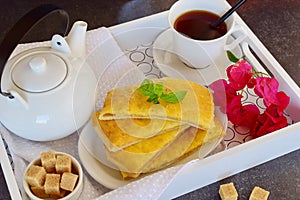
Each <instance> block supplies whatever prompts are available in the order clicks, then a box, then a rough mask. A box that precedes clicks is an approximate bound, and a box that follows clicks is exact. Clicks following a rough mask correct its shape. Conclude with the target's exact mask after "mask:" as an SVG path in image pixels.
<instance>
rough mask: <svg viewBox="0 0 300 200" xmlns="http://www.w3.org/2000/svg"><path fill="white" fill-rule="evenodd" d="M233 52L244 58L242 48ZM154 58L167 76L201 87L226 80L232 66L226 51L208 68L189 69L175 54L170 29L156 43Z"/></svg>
mask: <svg viewBox="0 0 300 200" xmlns="http://www.w3.org/2000/svg"><path fill="white" fill-rule="evenodd" d="M232 40H233V38H232V37H230V38H229V39H228V42H231V41H232ZM232 52H233V53H234V54H235V55H236V56H238V57H240V56H242V51H241V49H240V47H236V48H235V49H233V50H232ZM191 53H197V52H191ZM153 58H154V60H155V63H156V65H157V67H158V68H159V69H160V70H161V71H162V72H163V73H164V74H165V75H166V76H170V77H174V78H182V79H186V80H190V81H193V82H196V83H198V84H200V85H209V84H210V83H212V82H213V81H215V80H217V79H220V78H226V68H227V67H228V66H229V65H230V64H231V62H230V61H229V60H228V58H227V55H226V51H224V55H223V56H222V57H220V59H219V60H215V63H213V64H212V65H210V66H208V67H206V68H203V69H193V68H191V67H188V66H187V65H186V64H184V63H183V62H182V61H181V60H180V59H179V57H178V56H177V55H176V54H175V53H174V50H173V45H172V32H171V30H170V29H167V30H166V31H164V32H162V33H161V34H160V35H159V36H158V37H157V38H156V40H155V41H154V44H153Z"/></svg>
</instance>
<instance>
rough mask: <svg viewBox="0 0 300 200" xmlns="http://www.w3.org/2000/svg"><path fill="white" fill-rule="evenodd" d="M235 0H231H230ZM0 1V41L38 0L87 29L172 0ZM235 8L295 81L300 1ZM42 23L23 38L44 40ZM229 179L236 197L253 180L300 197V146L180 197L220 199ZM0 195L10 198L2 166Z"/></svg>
mask: <svg viewBox="0 0 300 200" xmlns="http://www.w3.org/2000/svg"><path fill="white" fill-rule="evenodd" d="M236 1H237V0H229V3H230V4H231V5H232V4H234V3H235V2H236ZM0 2H1V6H0V41H2V39H3V37H4V35H5V34H6V32H7V31H8V30H9V29H10V28H11V27H12V25H13V24H14V23H15V22H16V21H17V20H18V19H19V18H20V17H21V16H23V15H24V14H25V13H26V12H27V11H28V10H30V9H32V8H33V7H35V6H37V5H39V4H41V3H46V2H47V3H53V4H56V5H58V6H60V7H62V8H63V9H65V10H66V11H67V12H68V13H69V15H70V22H71V24H72V23H73V22H74V21H76V20H79V19H80V20H84V21H86V22H88V24H89V29H94V28H98V27H101V26H107V27H109V26H112V25H115V24H120V23H123V22H126V21H131V20H134V19H137V18H140V17H144V16H148V15H151V14H154V13H158V12H161V11H164V10H168V9H169V8H170V6H171V5H172V4H173V3H174V2H175V0H117V1H114V0H108V1H106V0H87V1H80V0H68V1H62V0H48V1H41V0H30V1H23V0H1V1H0ZM238 13H239V15H240V16H241V17H242V19H243V20H244V21H245V22H246V23H247V24H248V26H249V27H250V28H251V29H252V31H253V32H254V33H255V34H256V35H257V37H258V38H259V39H260V40H261V41H262V43H263V44H264V45H265V46H266V47H267V49H268V50H269V51H270V52H271V54H272V55H273V56H274V57H275V58H276V59H277V61H278V62H279V63H280V64H281V65H282V66H283V68H284V69H285V70H286V71H287V72H288V74H289V75H290V76H291V77H292V78H293V79H294V80H295V82H296V83H297V84H298V85H299V84H300V70H299V69H300V1H299V0H263V1H261V0H249V1H247V3H246V4H245V5H243V6H242V7H241V8H240V9H239V11H238ZM46 21H47V20H46ZM44 23H45V24H46V23H48V24H49V23H55V22H53V21H52V22H44ZM40 27H43V28H39V29H37V30H32V32H31V33H30V34H29V35H28V36H26V37H25V38H24V40H23V42H31V41H41V40H48V39H49V38H50V37H51V35H52V33H53V32H54V31H53V30H52V28H53V27H55V24H53V25H50V26H43V25H41V26H40ZM299 143H300V141H299ZM227 182H234V183H235V185H236V188H237V189H238V192H239V196H240V198H239V199H248V197H249V195H250V193H251V190H252V189H253V187H254V186H255V185H257V186H261V187H263V188H265V189H267V190H269V191H270V192H271V194H270V196H269V199H276V200H278V199H287V200H294V199H300V150H297V151H295V152H292V153H289V154H287V155H284V156H281V157H279V158H277V159H274V160H272V161H269V162H267V163H264V164H262V165H259V166H257V167H254V168H252V169H249V170H246V171H244V172H241V173H239V174H236V175H234V176H232V177H229V178H227V179H224V180H222V181H219V182H216V183H213V184H211V185H208V186H205V187H203V188H200V189H198V190H196V191H194V192H191V193H188V194H185V195H183V196H181V197H178V199H180V200H187V199H201V200H202V199H203V200H205V199H207V200H212V199H220V198H219V195H218V189H219V186H220V184H223V183H227ZM0 199H10V197H9V193H8V190H7V186H6V183H5V180H4V178H3V172H2V171H1V173H0Z"/></svg>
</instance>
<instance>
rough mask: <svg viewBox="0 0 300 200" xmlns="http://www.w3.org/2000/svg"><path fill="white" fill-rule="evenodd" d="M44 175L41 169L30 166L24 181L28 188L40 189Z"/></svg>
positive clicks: (44, 171)
mask: <svg viewBox="0 0 300 200" xmlns="http://www.w3.org/2000/svg"><path fill="white" fill-rule="evenodd" d="M46 173H47V172H46V170H45V169H44V168H43V167H41V166H38V165H32V166H30V167H29V169H28V170H27V172H26V174H25V180H26V182H27V183H28V184H29V185H30V186H35V187H42V186H43V185H44V182H45V177H46Z"/></svg>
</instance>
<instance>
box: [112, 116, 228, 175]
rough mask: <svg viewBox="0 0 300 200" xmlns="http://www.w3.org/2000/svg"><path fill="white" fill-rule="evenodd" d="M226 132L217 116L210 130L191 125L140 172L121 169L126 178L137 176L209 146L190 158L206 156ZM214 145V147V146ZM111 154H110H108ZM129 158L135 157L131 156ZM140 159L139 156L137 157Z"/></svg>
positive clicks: (168, 164) (161, 167)
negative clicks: (200, 153)
mask: <svg viewBox="0 0 300 200" xmlns="http://www.w3.org/2000/svg"><path fill="white" fill-rule="evenodd" d="M225 134H226V132H225V130H224V128H223V124H221V122H220V121H219V120H218V119H217V118H215V126H214V127H213V128H211V129H210V130H208V131H204V130H201V129H197V128H195V127H189V128H187V129H185V130H184V132H183V133H182V134H180V135H179V136H178V137H177V138H176V139H175V140H174V141H173V142H172V143H171V144H170V145H168V146H167V147H166V148H164V149H162V150H161V151H160V152H159V153H157V154H156V155H155V156H153V157H152V160H150V161H149V162H148V163H147V164H146V165H145V166H144V168H143V169H140V171H139V172H130V171H121V174H122V176H123V178H124V179H131V178H137V177H138V176H139V175H140V174H142V173H149V172H153V171H157V170H160V169H163V168H165V167H167V166H170V165H171V164H173V163H175V162H177V161H180V160H182V159H183V158H185V157H187V156H189V155H191V154H192V153H195V152H196V151H199V149H200V148H201V150H202V149H204V148H208V149H205V150H204V151H202V153H203V155H199V154H197V153H196V154H195V156H194V157H191V158H190V159H196V158H199V157H203V156H206V155H207V154H208V153H209V152H210V151H211V150H212V149H213V148H214V147H216V145H217V144H219V143H220V140H221V139H222V138H223V137H224V136H225ZM212 147H213V148H212ZM108 156H109V155H108ZM129 159H135V158H134V157H130V158H129ZM136 159H138V158H136Z"/></svg>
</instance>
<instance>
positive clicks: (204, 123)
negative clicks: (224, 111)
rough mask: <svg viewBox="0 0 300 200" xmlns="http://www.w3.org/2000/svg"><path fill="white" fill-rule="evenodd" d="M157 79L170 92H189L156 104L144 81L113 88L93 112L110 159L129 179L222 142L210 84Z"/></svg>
mask: <svg viewBox="0 0 300 200" xmlns="http://www.w3.org/2000/svg"><path fill="white" fill-rule="evenodd" d="M153 82H154V83H159V82H160V83H162V84H163V90H164V92H165V93H169V92H176V91H186V96H185V97H184V99H183V100H182V101H180V102H178V103H170V102H166V101H164V100H161V99H159V104H154V103H153V102H148V101H147V99H148V97H147V96H144V95H143V94H142V93H141V92H140V91H139V89H138V88H139V85H130V86H127V87H120V88H115V89H113V90H111V91H109V92H108V94H107V96H106V99H105V102H104V106H103V108H102V109H101V110H99V111H97V112H95V113H94V114H93V115H92V122H93V123H92V124H93V127H94V129H95V130H96V132H97V134H98V136H99V137H100V138H101V139H102V141H103V143H104V147H105V151H106V155H107V158H108V160H110V161H111V162H112V163H114V164H115V165H116V166H117V167H118V170H120V171H121V174H122V176H123V178H124V179H127V178H135V177H138V176H139V175H140V174H142V173H148V172H151V171H156V170H159V169H161V168H163V167H166V166H168V165H170V164H172V163H174V162H175V161H177V160H179V159H181V158H184V157H186V156H187V155H189V154H191V153H192V152H194V151H196V150H199V148H200V147H205V146H206V145H207V144H209V143H211V142H215V141H216V140H217V141H219V140H220V138H221V137H223V135H224V133H225V132H224V130H223V128H222V127H221V126H220V123H219V121H218V120H217V118H215V116H214V103H213V98H212V95H211V93H210V91H209V90H208V89H207V88H206V87H204V86H201V85H198V84H196V83H193V82H190V81H187V80H182V79H177V78H169V77H167V78H162V79H153Z"/></svg>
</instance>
